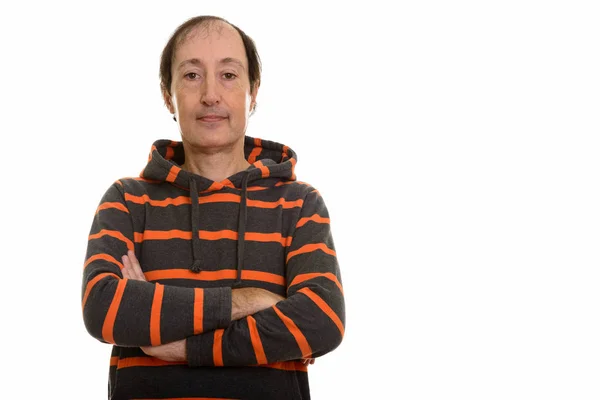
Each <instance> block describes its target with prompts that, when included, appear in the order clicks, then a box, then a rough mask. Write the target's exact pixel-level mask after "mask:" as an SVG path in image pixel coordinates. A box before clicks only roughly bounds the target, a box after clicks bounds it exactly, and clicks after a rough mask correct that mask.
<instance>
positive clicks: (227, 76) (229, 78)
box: [160, 16, 261, 147]
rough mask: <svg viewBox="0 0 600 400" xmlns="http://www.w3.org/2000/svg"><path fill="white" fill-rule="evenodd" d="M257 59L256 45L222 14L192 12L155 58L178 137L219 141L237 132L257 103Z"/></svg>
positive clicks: (227, 141) (243, 127)
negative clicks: (158, 58)
mask: <svg viewBox="0 0 600 400" xmlns="http://www.w3.org/2000/svg"><path fill="white" fill-rule="evenodd" d="M260 73H261V65H260V58H259V56H258V52H257V51H256V46H255V45H254V42H253V41H252V39H251V38H250V37H248V36H247V35H246V34H245V33H244V32H243V31H242V30H240V29H239V28H237V27H236V26H234V25H232V24H230V23H229V22H227V21H225V20H224V19H222V18H219V17H214V16H201V17H196V18H192V19H190V20H188V21H186V22H185V23H183V24H182V25H181V26H180V27H179V28H177V29H176V30H175V32H174V33H173V35H172V37H171V38H170V40H169V41H168V43H167V45H166V46H165V48H164V50H163V53H162V57H161V64H160V81H161V82H160V84H161V92H162V95H163V99H164V101H165V105H166V106H167V108H168V109H169V111H170V112H171V113H172V114H174V116H176V119H177V121H178V123H179V127H180V130H181V134H182V138H183V139H184V140H185V141H187V142H189V143H190V144H192V145H196V146H200V147H214V146H216V147H220V146H223V145H229V144H232V143H234V142H236V141H238V140H240V138H242V137H243V136H244V134H245V131H246V126H247V122H248V117H249V115H250V113H251V112H252V111H253V109H254V107H255V106H256V95H257V93H258V88H259V86H260Z"/></svg>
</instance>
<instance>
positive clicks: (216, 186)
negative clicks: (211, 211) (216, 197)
mask: <svg viewBox="0 0 600 400" xmlns="http://www.w3.org/2000/svg"><path fill="white" fill-rule="evenodd" d="M221 189H223V184H222V183H221V182H213V183H212V185H210V187H209V188H208V189H206V190H204V191H202V193H206V192H214V191H217V190H221Z"/></svg>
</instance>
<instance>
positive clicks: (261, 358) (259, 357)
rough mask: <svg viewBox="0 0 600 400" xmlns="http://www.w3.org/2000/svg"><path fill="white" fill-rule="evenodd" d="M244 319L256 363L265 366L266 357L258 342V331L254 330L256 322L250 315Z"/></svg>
mask: <svg viewBox="0 0 600 400" xmlns="http://www.w3.org/2000/svg"><path fill="white" fill-rule="evenodd" d="M246 319H247V321H248V329H249V330H250V341H251V342H252V347H253V348H254V354H255V355H256V362H257V363H258V364H267V356H266V355H265V350H264V348H263V345H262V342H261V340H260V335H259V334H258V329H257V328H256V320H255V319H254V318H252V316H251V315H248V317H247V318H246Z"/></svg>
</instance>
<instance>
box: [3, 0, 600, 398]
mask: <svg viewBox="0 0 600 400" xmlns="http://www.w3.org/2000/svg"><path fill="white" fill-rule="evenodd" d="M596 3H597V2H593V1H589V2H584V1H573V0H571V1H527V0H520V1H452V2H450V1H412V2H391V1H390V2H384V1H380V2H379V1H366V2H356V3H351V2H341V1H340V2H332V1H325V0H322V1H318V2H312V3H311V2H306V1H303V2H297V3H291V2H277V3H275V2H272V3H267V2H260V1H240V2H234V1H227V2H219V1H213V2H208V1H186V2H183V1H181V2H175V1H174V2H157V3H156V4H152V3H150V2H141V1H140V2H133V1H128V2H125V1H124V2H119V3H117V2H106V1H103V2H95V3H91V2H73V3H66V2H56V1H52V2H42V1H38V2H25V1H23V2H18V5H16V4H17V2H12V3H9V2H6V3H3V5H2V6H1V9H0V40H1V48H0V54H1V65H0V68H1V74H0V77H1V88H2V92H1V93H2V96H1V97H0V98H1V100H0V101H1V102H2V105H1V106H2V107H1V108H0V110H2V111H1V112H2V117H1V118H0V124H1V125H0V133H1V135H2V165H3V171H4V173H3V177H4V184H3V186H2V189H1V191H2V195H1V196H0V201H1V202H2V204H1V212H2V216H1V226H2V229H1V234H2V241H1V246H2V261H1V265H2V278H3V279H2V286H1V289H0V295H1V296H2V299H1V302H0V304H1V307H2V327H1V329H0V332H1V335H2V345H3V346H2V352H1V353H0V354H2V361H3V364H4V366H3V371H5V372H3V376H4V377H3V379H2V380H3V385H2V389H1V390H2V395H1V397H2V398H23V399H28V398H40V397H43V398H61V399H92V400H93V399H104V398H106V386H107V373H108V361H109V352H110V346H108V345H103V344H100V343H98V342H96V341H95V340H94V339H93V338H92V337H91V336H89V335H88V333H87V332H86V330H85V328H84V326H83V323H82V319H81V310H80V301H81V272H82V267H83V262H84V256H85V249H86V245H87V235H88V233H89V229H90V226H91V222H92V218H93V214H94V211H95V209H96V207H97V205H98V203H99V201H100V198H101V196H102V194H103V193H104V191H105V190H106V189H107V188H108V186H109V185H110V184H111V183H112V182H113V181H115V180H116V179H118V178H121V177H124V176H136V175H138V174H139V172H140V171H141V170H142V168H143V167H144V165H145V163H146V160H147V156H148V152H149V150H150V146H151V144H152V142H153V141H154V140H156V139H159V138H170V139H174V140H178V139H179V138H180V136H179V133H178V131H177V129H176V125H175V123H174V122H173V121H172V120H171V118H170V114H169V113H168V111H167V110H166V108H164V106H163V104H162V99H161V97H160V92H159V81H158V67H159V57H160V52H161V51H162V48H163V46H164V45H165V43H166V41H167V40H168V37H169V36H170V34H171V33H172V32H173V30H174V29H175V28H176V27H177V26H178V25H179V24H180V23H182V22H183V21H184V20H186V19H187V18H189V17H192V16H195V15H200V14H213V15H218V16H222V17H224V18H226V19H228V20H229V21H230V22H232V23H234V24H236V25H238V26H239V27H241V28H242V29H244V30H245V31H246V32H247V33H248V34H249V35H250V36H252V37H253V38H254V39H255V41H256V43H257V46H258V49H259V52H260V55H261V57H262V60H263V66H264V69H263V82H262V86H261V89H260V92H259V97H258V109H257V113H256V114H255V115H254V116H253V117H252V119H251V122H250V127H249V130H248V131H247V133H248V134H249V135H251V136H258V137H261V138H264V139H270V140H275V141H278V142H281V143H284V144H287V145H289V146H290V147H291V148H293V149H294V150H295V151H296V152H297V153H298V156H299V157H298V165H297V174H298V178H299V179H300V180H302V181H306V182H310V183H311V184H313V185H314V186H315V187H317V188H318V189H319V191H320V192H321V194H322V195H323V197H324V199H325V201H326V203H327V204H328V207H329V211H330V216H331V220H332V222H331V224H332V229H333V233H334V239H335V243H336V249H337V253H338V257H339V261H340V265H341V268H342V279H343V283H344V286H345V294H346V306H347V327H346V336H345V339H344V341H343V343H342V344H341V345H340V347H339V348H338V349H337V350H335V351H334V352H332V353H330V354H328V355H326V356H324V357H322V358H320V359H318V360H317V361H316V363H315V364H314V365H313V366H311V367H310V380H311V385H312V393H313V398H314V399H317V400H320V399H342V398H361V399H366V398H394V399H396V398H397V399H410V400H421V399H436V400H438V399H461V400H465V399H478V400H479V399H598V398H600V382H599V374H600V362H599V360H600V324H599V307H600V302H599V300H600V290H599V284H600V282H599V280H600V279H599V278H600V272H599V269H598V267H599V262H598V261H599V257H598V253H599V246H598V243H599V239H600V212H599V204H600V190H599V185H598V183H599V182H598V171H599V167H600V165H599V164H600V163H599V150H600V146H599V142H600V141H599V138H598V135H599V127H600V126H599V125H600V124H599V110H600V108H599V106H600V78H599V76H600V74H599V71H600V57H599V54H600V46H599V45H600V28H599V26H600V24H599V23H598V21H599V20H600V13H599V11H598V8H597V7H596ZM6 371H8V374H7V372H6Z"/></svg>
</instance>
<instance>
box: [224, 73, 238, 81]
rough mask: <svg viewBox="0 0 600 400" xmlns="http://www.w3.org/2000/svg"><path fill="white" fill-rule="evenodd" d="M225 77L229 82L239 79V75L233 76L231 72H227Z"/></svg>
mask: <svg viewBox="0 0 600 400" xmlns="http://www.w3.org/2000/svg"><path fill="white" fill-rule="evenodd" d="M223 77H224V78H225V79H227V80H229V81H230V80H233V79H235V78H237V75H236V74H233V73H231V72H225V73H224V74H223Z"/></svg>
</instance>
